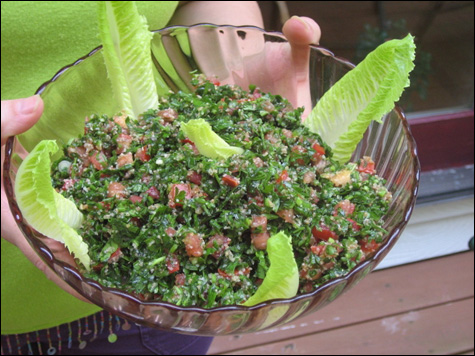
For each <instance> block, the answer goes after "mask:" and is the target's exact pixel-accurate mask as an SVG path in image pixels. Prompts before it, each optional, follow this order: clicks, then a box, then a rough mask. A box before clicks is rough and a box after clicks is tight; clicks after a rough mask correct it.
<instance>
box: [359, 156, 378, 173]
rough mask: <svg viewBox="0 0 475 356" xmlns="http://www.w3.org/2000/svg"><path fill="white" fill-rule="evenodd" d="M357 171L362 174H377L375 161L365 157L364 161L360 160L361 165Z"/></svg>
mask: <svg viewBox="0 0 475 356" xmlns="http://www.w3.org/2000/svg"><path fill="white" fill-rule="evenodd" d="M357 170H358V172H360V173H368V174H374V173H375V172H376V171H375V168H374V161H373V160H372V159H371V157H368V156H364V157H363V158H362V159H360V165H359V166H358V168H357Z"/></svg>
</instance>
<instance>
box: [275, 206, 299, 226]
mask: <svg viewBox="0 0 475 356" xmlns="http://www.w3.org/2000/svg"><path fill="white" fill-rule="evenodd" d="M277 215H278V216H280V217H281V218H282V219H284V221H285V222H288V223H290V224H293V223H294V217H295V214H294V209H283V210H279V211H278V212H277Z"/></svg>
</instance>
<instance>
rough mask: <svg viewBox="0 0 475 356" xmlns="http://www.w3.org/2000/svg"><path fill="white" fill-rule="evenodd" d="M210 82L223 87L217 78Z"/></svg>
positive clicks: (211, 79)
mask: <svg viewBox="0 0 475 356" xmlns="http://www.w3.org/2000/svg"><path fill="white" fill-rule="evenodd" d="M209 81H210V82H211V83H213V84H214V85H216V86H218V87H219V86H220V85H221V83H220V82H219V80H218V79H217V78H210V80H209Z"/></svg>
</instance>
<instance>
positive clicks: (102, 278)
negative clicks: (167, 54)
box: [52, 77, 391, 308]
mask: <svg viewBox="0 0 475 356" xmlns="http://www.w3.org/2000/svg"><path fill="white" fill-rule="evenodd" d="M216 84H217V83H213V82H210V81H207V80H204V79H203V78H200V77H196V78H195V79H193V85H194V86H195V87H196V91H195V92H194V93H192V94H188V93H183V92H178V93H176V94H170V95H169V96H168V97H166V98H162V99H161V100H160V104H159V107H158V108H157V109H153V110H149V111H147V112H145V113H144V114H143V116H142V117H140V118H139V119H138V120H137V121H133V120H130V119H129V118H128V117H126V116H125V115H120V114H119V115H116V116H114V117H107V116H99V115H93V116H91V117H89V118H88V119H87V120H86V126H85V134H84V136H82V137H80V138H77V139H74V140H72V141H71V142H70V143H69V144H68V145H66V146H65V147H64V153H65V155H64V157H63V158H61V159H60V160H58V161H57V162H56V163H55V164H54V165H53V173H52V177H53V185H54V187H55V188H56V189H57V190H58V191H59V192H61V193H62V194H63V195H65V196H66V197H70V198H72V199H73V200H74V201H75V202H76V205H77V206H78V207H79V209H80V210H81V211H82V212H83V214H84V216H85V219H84V223H83V225H82V227H81V230H80V234H81V235H82V237H83V239H84V241H85V242H86V243H87V244H88V246H89V254H90V257H91V260H92V261H93V263H92V269H91V271H90V272H85V271H84V273H85V275H86V276H87V277H89V278H92V279H95V280H97V281H99V282H100V283H101V284H103V285H104V286H107V287H115V288H119V289H124V290H126V291H128V292H130V293H134V294H135V295H137V296H138V297H140V298H142V299H144V300H161V301H166V302H170V303H174V304H176V305H181V306H201V307H207V308H209V307H216V306H221V305H231V304H241V303H243V302H245V301H246V300H247V299H248V298H249V297H250V296H251V295H253V294H254V293H255V292H256V290H257V288H258V286H259V285H260V283H261V282H262V279H263V278H264V277H265V275H266V271H267V269H268V267H269V262H268V259H267V256H266V253H265V249H266V243H267V239H268V238H269V236H272V235H273V234H276V233H278V232H280V231H284V232H285V233H286V234H287V235H288V236H291V237H292V244H293V250H294V253H295V259H296V261H297V265H298V266H299V271H300V287H299V292H300V293H305V292H309V291H311V290H313V289H314V288H315V287H317V286H319V285H321V284H322V283H324V282H326V281H328V280H329V279H331V278H334V277H338V276H342V275H344V274H346V273H347V272H348V271H349V270H351V269H352V268H353V267H354V266H355V265H356V264H357V263H358V262H360V261H362V260H364V259H365V258H366V257H367V256H368V255H369V254H371V253H372V252H374V251H375V250H376V249H377V248H378V246H379V244H380V243H381V242H382V238H383V236H384V233H385V231H384V229H383V228H382V225H383V221H382V218H383V216H384V215H385V213H386V212H387V210H388V205H389V201H390V199H391V194H390V193H389V192H388V191H387V190H386V188H385V187H384V183H385V182H384V180H383V179H382V178H380V177H378V176H377V175H376V174H375V170H374V162H373V161H372V160H371V158H369V157H365V158H364V159H362V160H361V162H358V163H348V164H346V165H341V164H339V163H337V162H334V161H333V160H332V158H331V156H332V154H331V149H330V147H328V146H327V145H326V144H325V143H324V142H323V141H322V139H321V138H320V137H319V135H317V134H314V133H311V132H310V131H309V130H308V129H307V128H305V127H304V126H302V125H301V115H302V112H303V109H302V108H299V109H293V108H292V106H291V105H290V103H289V102H288V101H287V100H285V99H284V98H282V97H281V96H278V95H271V94H267V93H262V92H261V91H260V90H259V89H257V88H255V87H250V88H249V91H245V90H243V89H241V88H238V87H235V86H229V85H221V86H220V85H216ZM191 119H205V120H206V121H207V122H208V123H209V124H210V125H211V127H212V129H213V131H214V132H215V133H217V134H218V135H219V136H220V137H221V138H222V139H223V140H224V141H226V142H227V143H228V144H229V145H231V146H236V147H241V148H243V149H244V152H243V153H242V154H240V155H234V156H231V157H230V158H228V159H212V158H208V157H205V156H204V155H201V154H199V152H198V150H197V148H196V147H195V145H194V143H193V142H192V141H191V140H190V139H189V138H187V137H185V136H184V134H183V131H181V130H180V124H181V123H182V122H187V121H189V120H191Z"/></svg>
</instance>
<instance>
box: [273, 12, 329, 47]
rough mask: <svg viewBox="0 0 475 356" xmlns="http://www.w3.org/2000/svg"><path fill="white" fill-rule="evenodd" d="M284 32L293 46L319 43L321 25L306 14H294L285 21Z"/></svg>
mask: <svg viewBox="0 0 475 356" xmlns="http://www.w3.org/2000/svg"><path fill="white" fill-rule="evenodd" d="M282 32H283V33H284V35H285V37H286V38H287V40H288V41H289V42H290V44H291V45H292V46H293V47H294V46H296V47H298V46H308V45H309V44H318V43H319V41H320V36H321V31H320V26H318V24H317V23H316V22H315V21H314V20H312V19H311V18H309V17H305V16H303V17H298V16H292V17H291V18H290V19H288V20H287V21H286V22H285V24H284V27H283V28H282Z"/></svg>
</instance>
